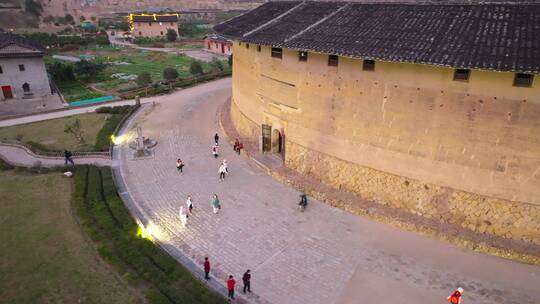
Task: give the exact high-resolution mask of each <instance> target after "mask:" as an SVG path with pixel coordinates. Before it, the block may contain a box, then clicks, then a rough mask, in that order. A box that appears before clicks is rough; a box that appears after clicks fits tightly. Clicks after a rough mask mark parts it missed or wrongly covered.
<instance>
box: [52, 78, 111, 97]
mask: <svg viewBox="0 0 540 304" xmlns="http://www.w3.org/2000/svg"><path fill="white" fill-rule="evenodd" d="M56 85H57V86H58V89H59V90H60V92H61V93H62V95H63V96H64V99H65V100H66V101H67V102H73V101H77V100H84V99H92V98H96V97H101V96H104V95H103V94H102V93H99V92H95V91H92V90H90V89H88V88H86V87H85V86H84V85H82V84H81V83H80V82H78V81H70V82H56Z"/></svg>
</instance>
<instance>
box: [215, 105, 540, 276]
mask: <svg viewBox="0 0 540 304" xmlns="http://www.w3.org/2000/svg"><path fill="white" fill-rule="evenodd" d="M230 104H231V99H230V98H229V99H228V100H227V101H225V102H224V103H223V105H222V106H221V107H220V108H219V109H218V113H217V117H218V120H219V126H220V128H221V131H222V132H223V134H224V135H225V138H226V140H227V141H228V142H229V143H230V144H231V145H232V144H233V143H234V139H233V138H240V136H232V134H230V130H227V128H225V127H224V124H223V119H225V121H227V120H230V112H229V109H230ZM227 107H228V108H229V109H228V108H227ZM225 116H226V117H225ZM231 126H232V128H234V125H232V121H231ZM234 131H236V130H234ZM244 146H246V145H244ZM251 148H253V147H251ZM248 150H249V148H248V149H244V150H243V151H242V153H241V155H242V156H244V157H246V158H247V159H248V160H251V161H252V162H253V163H255V164H256V165H258V166H260V167H261V168H263V169H264V170H265V171H266V172H267V174H268V175H270V176H271V177H272V178H274V179H275V180H277V181H279V182H280V183H282V184H285V185H288V186H290V187H293V188H296V189H303V190H304V192H306V194H308V195H309V196H312V197H314V198H316V199H318V200H320V201H322V202H325V203H327V204H329V205H330V206H332V207H335V208H339V209H342V210H344V211H346V212H349V213H352V214H355V215H359V216H367V217H369V218H370V219H373V220H376V221H379V222H383V223H385V224H390V225H392V226H394V227H397V228H400V229H403V230H406V231H411V232H415V233H419V234H421V235H424V236H428V237H432V238H436V239H438V240H442V241H446V242H449V243H451V244H453V245H455V246H458V247H461V248H465V249H469V250H472V251H476V252H480V253H485V254H489V255H494V256H497V257H501V258H504V259H509V260H514V261H517V262H521V263H526V264H534V265H540V251H539V252H538V254H531V253H525V252H520V251H517V250H514V249H512V248H501V247H498V246H493V245H491V244H488V243H486V242H484V241H481V242H477V241H474V240H471V239H467V238H463V237H459V236H456V235H451V234H445V233H444V232H442V231H438V230H436V229H434V228H432V227H428V226H424V225H421V224H418V223H414V221H405V220H402V219H398V218H394V217H391V216H387V215H382V214H377V213H376V212H372V211H371V210H369V209H370V208H367V209H364V208H362V207H360V206H355V205H353V204H352V203H349V202H345V201H340V200H338V199H333V198H332V197H331V196H330V195H328V193H324V192H322V191H318V190H316V189H315V188H313V187H309V186H308V185H300V184H298V183H294V182H293V181H291V179H290V177H289V176H287V174H286V173H284V172H280V171H279V170H274V169H272V168H270V167H268V166H266V165H265V164H263V163H262V162H260V161H259V160H257V159H256V158H255V157H253V156H252V155H251V153H250V152H249V151H248ZM471 232H472V231H471ZM473 233H475V234H476V232H473Z"/></svg>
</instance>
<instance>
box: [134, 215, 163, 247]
mask: <svg viewBox="0 0 540 304" xmlns="http://www.w3.org/2000/svg"><path fill="white" fill-rule="evenodd" d="M137 226H138V227H137V236H138V237H140V238H143V239H146V240H149V241H152V242H153V241H154V239H155V238H156V237H159V236H160V235H161V231H160V229H159V227H158V226H156V225H154V224H152V223H148V224H147V225H146V227H145V226H144V225H143V224H142V223H141V222H140V221H138V220H137Z"/></svg>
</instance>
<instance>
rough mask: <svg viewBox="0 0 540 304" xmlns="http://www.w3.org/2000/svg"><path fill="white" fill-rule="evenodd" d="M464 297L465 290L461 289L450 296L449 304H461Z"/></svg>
mask: <svg viewBox="0 0 540 304" xmlns="http://www.w3.org/2000/svg"><path fill="white" fill-rule="evenodd" d="M462 295H463V288H461V287H459V288H458V289H457V290H455V291H454V292H453V293H452V294H451V295H450V296H448V298H447V300H448V302H450V303H452V304H461V296H462Z"/></svg>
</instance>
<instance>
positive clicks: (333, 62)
mask: <svg viewBox="0 0 540 304" xmlns="http://www.w3.org/2000/svg"><path fill="white" fill-rule="evenodd" d="M338 60H339V57H338V55H328V66H335V67H337V66H338Z"/></svg>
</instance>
